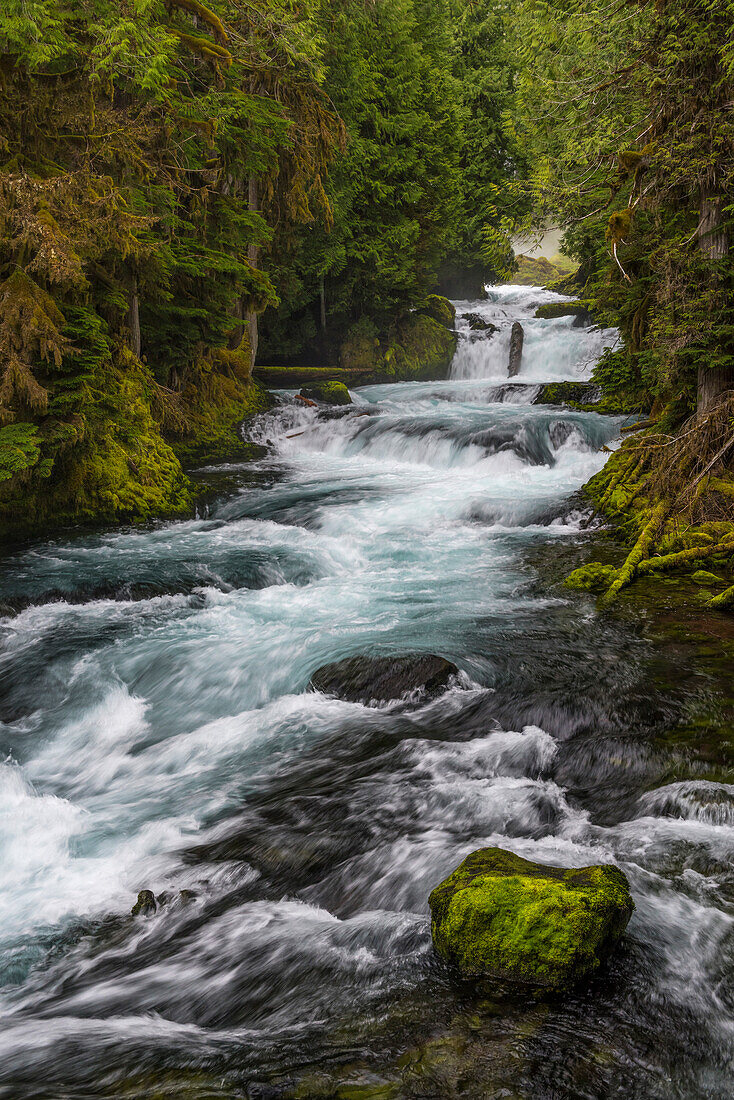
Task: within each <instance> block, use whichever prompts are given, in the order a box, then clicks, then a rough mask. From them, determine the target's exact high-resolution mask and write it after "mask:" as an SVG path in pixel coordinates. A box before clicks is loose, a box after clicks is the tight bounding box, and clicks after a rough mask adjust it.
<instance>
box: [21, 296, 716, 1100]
mask: <svg viewBox="0 0 734 1100" xmlns="http://www.w3.org/2000/svg"><path fill="white" fill-rule="evenodd" d="M561 300H562V299H561V297H560V295H557V294H553V293H551V292H548V291H545V290H542V289H539V288H537V287H520V286H500V287H490V288H489V296H488V298H487V299H486V300H482V301H476V302H459V303H457V314H458V327H459V335H460V340H459V346H458V350H457V353H456V356H455V359H454V362H453V366H452V370H451V376H450V377H449V378H448V379H447V380H444V381H436V382H406V383H394V384H386V385H379V386H368V387H363V388H360V389H357V390H355V391H354V392H353V399H354V404H353V405H352V406H348V407H346V408H345V409H339V410H330V411H329V412H328V413H325V412H324V410H323V409H319V408H315V407H310V406H304V405H303V404H302V403H299V402H297V401H295V400H294V395H293V394H292V393H289V392H285V391H283V392H282V393H281V394H280V395H279V398H280V400H279V404H278V405H277V406H276V408H275V409H273V410H272V411H271V412H269V413H267V414H264V415H262V416H261V417H259V418H258V419H257V420H256V421H255V422H254V423H253V424H252V425H249V426H248V427H247V429H246V430H247V431H248V433H249V438H251V439H252V440H253V441H254V442H256V443H259V444H261V445H262V446H263V447H265V448H266V451H265V457H263V458H261V459H259V460H258V461H256V462H253V463H249V464H245V463H243V464H242V465H239V466H238V465H236V464H229V465H226V466H219V467H216V468H209V469H206V470H204V471H202V473H201V477H202V479H203V480H204V481H205V482H207V483H208V484H209V486H210V491H209V493H208V496H207V499H206V504H205V505H204V504H202V505H201V508H200V514H199V518H196V519H191V520H188V521H179V522H166V523H163V522H161V523H156V524H152V525H148V526H144V527H139V528H125V529H116V530H109V531H105V532H102V533H92V534H90V533H83V534H73V535H68V536H63V537H62V536H59V537H56V538H53V539H49V540H43V541H35V542H34V543H32V544H27V545H24V546H23V547H20V548H17V549H16V550H14V551H13V552H9V553H6V555H5V557H4V559H3V561H2V578H1V580H0V614H1V615H2V617H1V618H0V750H1V751H2V760H3V763H2V764H0V790H1V791H2V805H1V806H0V884H1V885H2V891H1V892H0V917H1V919H0V952H1V954H0V958H2V974H3V979H2V987H1V988H0V1021H1V1023H2V1028H1V1031H0V1095H2V1096H7V1097H8V1098H11V1097H12V1098H13V1100H21V1098H26V1097H28V1098H30V1097H38V1096H49V1097H50V1096H54V1097H58V1096H69V1097H71V1096H73V1097H91V1096H95V1097H141V1098H142V1097H154V1096H155V1097H158V1096H166V1097H167V1096H171V1097H173V1096H176V1097H189V1096H190V1097H196V1098H199V1097H205V1096H206V1097H242V1096H247V1097H260V1098H277V1097H282V1098H286V1097H332V1096H333V1097H350V1098H358V1097H359V1098H361V1097H364V1098H367V1097H403V1096H405V1097H411V1098H412V1097H416V1098H417V1097H441V1098H443V1097H454V1096H457V1097H458V1096H468V1097H485V1096H486V1097H495V1096H496V1097H500V1096H502V1097H533V1098H534V1100H560V1098H565V1097H574V1098H575V1097H589V1098H598V1097H602V1096H603V1097H620V1098H622V1097H624V1098H625V1100H653V1098H660V1100H663V1098H665V1100H669V1098H671V1097H679V1098H685V1100H691V1098H699V1097H722V1098H723V1097H724V1096H726V1095H728V1088H729V1086H730V1083H731V1073H732V1068H733V1066H734V1023H733V1022H732V1019H733V1017H732V1009H733V1008H734V994H733V992H732V988H731V984H730V977H729V978H727V974H729V975H730V973H731V964H732V953H733V952H734V908H733V902H734V875H732V870H731V860H732V857H733V856H734V786H732V785H730V784H727V783H725V782H723V781H720V779H719V778H716V777H714V778H712V777H711V776H710V775H709V774H708V773H707V772H706V770H705V769H704V768H701V770H700V774H699V775H696V774H691V773H686V774H685V775H681V774H680V773H679V771H677V770H676V769H677V763H678V757H677V756H676V755H675V750H674V748H672V747H671V746H670V745H669V744H667V743H665V741H664V740H661V737H660V732H661V730H664V729H665V728H667V727H669V726H671V725H673V724H674V723H675V722H676V721H677V720H678V716H679V712H680V707H681V706H682V705H683V703H684V702H685V700H683V702H682V701H681V699H680V698H678V697H675V693H673V694H671V695H668V693H667V692H666V690H664V684H665V683H667V682H669V681H673V682H675V680H676V677H678V676H680V677H681V678H682V679H684V678H685V677H684V674H683V669H682V666H681V667H678V666H677V665H676V658H675V656H674V655H671V653H669V652H667V651H665V652H663V651H662V650H658V649H656V647H655V645H654V644H652V643H651V641H650V639H649V638H647V637H646V636H645V635H644V632H642V631H640V630H638V629H637V628H636V627H635V624H634V623H633V622H631V621H629V620H627V619H625V617H624V616H620V615H611V614H604V615H602V614H601V613H599V612H598V611H597V610H596V609H595V606H594V603H593V601H592V600H591V598H590V597H588V596H586V595H584V594H578V593H571V592H568V591H567V590H564V589H563V588H562V587H561V586H560V585H559V584H551V583H549V581H548V579H547V577H546V576H545V567H546V563H548V562H550V561H553V562H554V563H555V569H556V572H557V573H558V574H559V575H560V576H563V575H564V572H569V571H570V570H571V569H572V568H573V567H574V565H575V564H577V561H578V558H579V554H582V553H583V551H584V547H585V546H587V544H588V543H589V541H590V540H594V539H596V538H598V537H599V535H598V531H597V529H596V527H597V524H596V521H592V522H591V523H589V519H590V509H589V508H588V507H587V506H586V505H585V504H584V503H583V501H582V500H581V498H580V497H579V496H578V491H579V490H580V489H581V488H582V486H583V485H584V484H585V482H587V481H588V479H589V478H590V477H591V476H592V475H593V474H594V473H596V472H597V471H598V470H600V469H601V468H602V466H603V464H604V462H605V460H606V458H607V450H608V449H609V448H614V447H615V446H616V445H617V442H618V439H619V433H620V428H621V426H622V424H623V423H624V421H623V419H622V418H621V417H611V416H601V415H599V414H597V413H595V412H588V411H585V412H582V411H575V410H573V409H570V408H566V407H556V406H549V405H541V404H534V403H533V402H534V401H535V399H536V398H537V397H538V394H539V391H540V387H541V385H542V384H543V383H546V382H554V381H562V380H573V381H578V380H584V379H588V378H589V376H590V373H591V370H592V368H593V365H594V363H595V362H596V361H597V359H598V358H599V356H600V354H601V353H602V350H603V348H604V347H605V346H611V345H613V344H614V341H615V339H616V334H615V332H614V330H599V329H597V328H588V327H586V328H584V327H574V318H572V317H560V318H557V319H554V320H539V319H535V316H534V315H535V310H536V308H537V306H538V305H540V304H543V303H550V302H557V301H561ZM468 312H471V313H473V314H477V315H479V316H480V317H481V318H483V319H484V320H486V321H488V322H491V323H492V324H493V325H496V326H497V327H498V329H499V331H498V332H497V333H496V334H494V335H492V336H491V337H488V336H487V335H486V333H485V332H482V331H471V329H470V328H469V325H468V323H467V322H466V321H465V320H462V314H465V313H468ZM517 320H519V321H520V322H521V323H522V325H523V327H524V330H525V345H524V352H523V360H522V366H521V369H520V372H519V374H518V375H517V377H516V378H514V379H512V380H508V378H507V356H508V349H509V339H510V330H511V326H512V323H513V322H514V321H517ZM565 562H567V563H568V567H567V568H566V569H564V568H563V563H565ZM559 563H560V567H559ZM412 653H427V654H432V653H435V654H440V655H441V656H443V657H445V658H447V659H449V660H451V661H452V662H454V663H455V664H456V665H457V666H458V668H459V669H460V675H459V676H458V677H457V678H455V680H454V682H453V683H452V686H451V687H450V688H449V690H448V691H446V692H445V693H444V694H442V695H441V696H440V697H438V698H433V699H421V698H415V697H412V698H406V699H401V700H396V701H394V702H393V703H391V704H389V705H383V706H371V707H366V706H363V705H361V704H359V703H351V702H344V701H341V700H339V699H336V698H332V697H328V696H326V695H323V694H320V693H318V692H316V691H313V690H309V683H310V679H311V676H312V675H313V673H314V672H315V671H316V669H318V668H319V667H320V666H322V665H324V664H326V663H327V662H332V661H338V660H341V659H342V658H345V657H349V656H354V655H360V654H369V655H373V656H374V655H378V656H391V655H401V654H412ZM661 666H664V668H663V670H662V671H661ZM694 690H698V689H697V688H695V686H694V687H693V688H691V691H694ZM483 845H499V846H502V847H506V848H509V849H511V850H512V851H513V852H516V853H518V854H520V855H523V856H526V857H527V858H529V859H533V860H537V861H540V862H545V863H555V864H563V865H565V866H584V865H586V864H589V863H604V862H612V863H616V864H618V865H619V866H620V867H621V868H622V869H623V870H624V871H625V873H626V875H627V876H628V878H629V881H630V885H631V888H632V893H633V896H634V900H635V904H636V910H635V913H634V915H633V917H632V920H631V923H630V925H629V928H628V931H627V935H626V937H625V940H624V944H623V946H622V948H621V950H620V951H619V952H618V953H617V954H616V955H615V956H614V958H613V960H612V961H611V963H610V965H609V967H608V968H607V969H606V970H605V971H604V972H603V973H601V974H599V975H598V976H597V977H596V978H595V979H594V980H593V982H592V983H591V985H590V986H589V987H587V988H584V989H580V990H579V991H577V992H575V993H574V994H572V995H569V996H567V997H565V998H563V999H560V1000H556V1001H549V1002H535V1001H523V1000H522V999H515V1000H513V999H509V1000H507V999H505V1000H503V999H500V998H497V997H495V996H494V995H493V993H492V991H491V990H488V989H476V988H473V987H471V986H470V985H468V984H464V983H461V982H457V980H456V978H455V977H454V976H453V975H452V974H451V973H450V971H449V969H448V968H447V967H445V966H444V965H443V963H441V962H440V960H438V959H437V957H436V956H435V955H434V953H433V950H432V947H431V935H430V919H429V914H428V908H427V898H428V895H429V893H430V891H431V889H432V888H433V887H434V886H435V885H436V884H437V883H438V882H439V881H440V880H441V879H442V878H443V877H444V876H445V875H446V874H448V872H449V871H450V870H451V869H452V868H453V867H455V866H456V864H457V863H458V862H459V861H460V860H461V859H463V857H464V856H465V855H467V854H468V853H469V852H471V851H472V850H473V849H475V848H478V847H481V846H483ZM143 889H150V890H152V891H154V893H155V894H156V895H159V896H160V895H162V894H168V895H169V896H170V901H169V903H168V904H167V905H162V906H160V907H159V909H158V911H157V912H156V913H155V914H154V915H153V916H151V917H148V918H147V919H141V918H135V919H133V918H131V917H130V915H129V914H130V910H131V907H132V905H133V903H134V901H135V897H136V895H137V893H138V892H139V891H140V890H143Z"/></svg>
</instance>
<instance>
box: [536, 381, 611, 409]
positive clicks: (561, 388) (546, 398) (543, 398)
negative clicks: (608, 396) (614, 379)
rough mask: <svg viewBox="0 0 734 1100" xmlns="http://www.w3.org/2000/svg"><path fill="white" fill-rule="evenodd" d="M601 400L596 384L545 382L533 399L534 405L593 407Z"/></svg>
mask: <svg viewBox="0 0 734 1100" xmlns="http://www.w3.org/2000/svg"><path fill="white" fill-rule="evenodd" d="M598 398H599V387H598V386H597V384H596V383H595V382H545V383H544V384H543V385H542V386H541V387H540V390H539V391H538V393H537V395H536V396H535V398H534V399H533V404H534V405H573V404H575V405H591V404H594V403H595V402H596V401H597V400H598Z"/></svg>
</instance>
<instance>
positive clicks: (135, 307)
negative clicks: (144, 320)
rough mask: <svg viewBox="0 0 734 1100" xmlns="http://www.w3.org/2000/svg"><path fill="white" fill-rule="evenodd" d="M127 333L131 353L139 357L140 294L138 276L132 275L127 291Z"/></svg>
mask: <svg viewBox="0 0 734 1100" xmlns="http://www.w3.org/2000/svg"><path fill="white" fill-rule="evenodd" d="M128 302H129V308H128V314H127V323H128V333H129V341H130V351H131V352H132V353H133V355H135V356H137V358H138V359H139V358H140V352H141V351H142V337H141V334H140V295H139V294H138V277H137V275H133V277H132V280H131V283H130V291H129V293H128Z"/></svg>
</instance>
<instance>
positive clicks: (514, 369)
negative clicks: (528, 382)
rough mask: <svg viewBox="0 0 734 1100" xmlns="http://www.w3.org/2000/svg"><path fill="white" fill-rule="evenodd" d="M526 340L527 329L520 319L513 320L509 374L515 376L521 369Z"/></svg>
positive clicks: (511, 376)
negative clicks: (523, 347)
mask: <svg viewBox="0 0 734 1100" xmlns="http://www.w3.org/2000/svg"><path fill="white" fill-rule="evenodd" d="M524 342H525V330H524V328H523V327H522V325H521V324H520V322H519V321H515V322H513V325H512V332H511V333H510V361H509V363H508V365H507V374H508V376H509V377H510V378H514V377H515V375H516V374H517V373H518V371H519V370H520V365H521V363H522V346H523V343H524Z"/></svg>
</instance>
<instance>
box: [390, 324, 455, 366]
mask: <svg viewBox="0 0 734 1100" xmlns="http://www.w3.org/2000/svg"><path fill="white" fill-rule="evenodd" d="M456 340H457V338H456V335H455V333H453V332H449V330H448V329H447V328H445V327H444V326H443V325H441V324H439V323H438V321H434V319H433V318H432V317H427V316H426V315H425V314H422V313H411V314H409V316H408V317H406V318H404V320H403V321H401V322H400V324H399V325H397V326H396V328H395V332H394V334H392V339H391V342H390V345H389V347H388V349H387V352H386V354H385V364H386V366H387V368H388V371H389V373H390V374H391V375H392V376H393V377H394V379H395V380H396V381H408V382H410V381H414V380H417V381H433V380H435V379H438V378H446V377H447V376H448V372H449V368H450V366H451V360H452V359H453V357H454V352H455V351H456Z"/></svg>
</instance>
